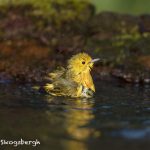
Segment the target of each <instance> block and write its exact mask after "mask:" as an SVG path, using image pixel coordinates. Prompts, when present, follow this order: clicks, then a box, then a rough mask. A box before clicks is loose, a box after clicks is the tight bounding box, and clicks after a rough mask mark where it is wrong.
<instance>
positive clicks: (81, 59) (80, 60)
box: [44, 53, 98, 97]
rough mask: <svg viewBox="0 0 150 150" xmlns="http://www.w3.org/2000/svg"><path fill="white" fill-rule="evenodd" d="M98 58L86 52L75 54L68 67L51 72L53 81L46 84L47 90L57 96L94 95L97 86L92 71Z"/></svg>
mask: <svg viewBox="0 0 150 150" xmlns="http://www.w3.org/2000/svg"><path fill="white" fill-rule="evenodd" d="M97 60H98V59H92V58H91V57H90V56H89V55H88V54H86V53H79V54H76V55H74V56H73V57H71V58H70V59H69V60H68V62H67V67H66V68H63V67H61V68H59V69H57V70H55V71H54V72H51V73H49V78H50V80H51V83H48V84H46V85H45V86H44V89H45V91H46V92H47V93H49V94H51V95H55V96H70V97H92V96H93V92H95V86H94V83H93V79H92V76H91V74H90V71H91V69H92V68H93V64H94V62H95V61H97Z"/></svg>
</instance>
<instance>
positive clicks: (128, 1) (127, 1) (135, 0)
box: [0, 0, 150, 15]
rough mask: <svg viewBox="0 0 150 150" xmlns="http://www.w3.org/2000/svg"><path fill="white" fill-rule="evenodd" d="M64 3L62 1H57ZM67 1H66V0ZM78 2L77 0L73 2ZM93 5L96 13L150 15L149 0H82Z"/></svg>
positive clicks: (0, 2) (44, 0) (39, 1)
mask: <svg viewBox="0 0 150 150" xmlns="http://www.w3.org/2000/svg"><path fill="white" fill-rule="evenodd" d="M49 1H53V0H0V5H3V4H10V3H28V2H29V3H35V5H39V4H40V5H41V6H42V5H47V4H48V2H49ZM58 1H60V2H64V0H58ZM66 1H68V0H66ZM75 1H79V0H75ZM83 1H90V2H92V3H94V5H95V6H96V8H97V12H101V11H113V12H119V13H128V14H134V15H139V14H148V13H150V9H149V8H150V0H83Z"/></svg>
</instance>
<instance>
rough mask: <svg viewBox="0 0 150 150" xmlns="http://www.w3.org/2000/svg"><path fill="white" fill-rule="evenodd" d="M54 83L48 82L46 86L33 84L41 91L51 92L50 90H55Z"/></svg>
mask: <svg viewBox="0 0 150 150" xmlns="http://www.w3.org/2000/svg"><path fill="white" fill-rule="evenodd" d="M53 88H54V86H53V84H46V85H44V86H33V87H32V89H33V90H35V91H38V92H41V93H49V91H51V90H53Z"/></svg>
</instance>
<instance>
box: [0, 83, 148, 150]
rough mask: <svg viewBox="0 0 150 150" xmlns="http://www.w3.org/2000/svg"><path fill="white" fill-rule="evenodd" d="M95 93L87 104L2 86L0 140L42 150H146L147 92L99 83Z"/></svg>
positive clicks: (28, 88) (142, 88)
mask: <svg viewBox="0 0 150 150" xmlns="http://www.w3.org/2000/svg"><path fill="white" fill-rule="evenodd" d="M96 89H97V92H96V94H95V97H94V98H93V99H89V100H86V99H71V98H63V97H51V96H48V95H44V94H40V93H36V92H34V91H32V90H31V85H9V84H1V85H0V139H5V140H20V139H21V138H22V139H23V140H35V139H38V140H39V141H40V145H37V148H38V149H41V150H49V149H52V150H77V149H78V150H89V149H92V150H93V149H94V150H95V149H98V150H99V149H102V150H105V149H121V150H126V149H128V150H139V149H142V150H143V149H144V150H145V149H149V146H150V86H148V85H147V86H138V85H134V86H133V85H127V84H122V83H118V82H108V81H107V82H106V81H99V82H97V85H96ZM0 144H1V143H0ZM1 147H3V148H7V149H8V150H9V149H12V148H13V145H9V146H6V145H5V146H4V145H3V146H1ZM19 148H20V149H32V148H33V147H32V145H30V146H29V145H28V146H19Z"/></svg>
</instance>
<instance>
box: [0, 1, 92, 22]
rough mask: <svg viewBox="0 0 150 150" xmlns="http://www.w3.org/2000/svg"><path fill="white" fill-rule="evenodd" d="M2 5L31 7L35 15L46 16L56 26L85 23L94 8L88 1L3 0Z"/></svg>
mask: <svg viewBox="0 0 150 150" xmlns="http://www.w3.org/2000/svg"><path fill="white" fill-rule="evenodd" d="M0 4H1V5H8V6H15V5H31V6H33V8H34V10H33V14H34V15H36V16H39V15H41V16H44V17H46V18H49V19H50V20H53V21H54V22H55V23H56V24H58V25H59V24H61V23H62V22H68V21H72V20H76V19H77V20H80V21H84V20H85V19H87V18H88V17H89V15H90V14H89V11H88V10H89V8H90V6H92V5H91V4H90V3H89V1H88V0H42V1H41V0H21V1H18V0H6V1H5V0H1V1H0Z"/></svg>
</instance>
